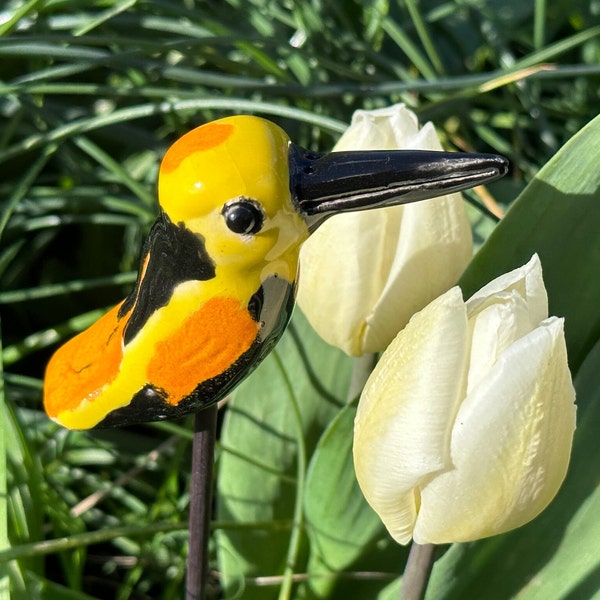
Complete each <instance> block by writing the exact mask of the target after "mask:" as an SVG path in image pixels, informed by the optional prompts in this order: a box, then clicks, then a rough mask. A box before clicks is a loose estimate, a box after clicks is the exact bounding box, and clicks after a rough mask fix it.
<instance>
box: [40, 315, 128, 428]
mask: <svg viewBox="0 0 600 600" xmlns="http://www.w3.org/2000/svg"><path fill="white" fill-rule="evenodd" d="M120 306H121V305H120V304H119V305H117V306H115V307H114V308H113V309H112V310H110V311H109V312H107V313H106V314H105V315H104V316H103V317H102V318H100V319H99V320H98V321H96V323H94V324H93V325H92V326H91V327H89V328H88V329H86V330H85V331H83V332H82V333H80V334H79V335H77V336H75V337H74V338H73V339H72V340H69V341H68V342H67V343H66V344H65V345H64V346H61V347H60V348H59V349H58V350H57V351H56V352H55V353H54V355H53V356H52V358H51V359H50V362H49V363H48V367H47V368H46V376H45V383H44V406H45V408H46V412H47V413H48V415H49V416H50V417H56V416H58V414H59V413H61V412H62V411H65V410H75V409H76V408H77V407H78V406H79V405H80V404H81V403H82V402H84V401H85V400H92V399H93V398H94V397H95V396H98V395H99V394H100V393H101V392H102V388H103V387H104V386H105V385H107V384H108V383H110V382H111V381H113V379H114V378H115V377H116V376H117V374H118V372H119V367H120V364H121V359H122V358H123V347H122V338H123V328H124V326H125V324H126V322H127V319H125V318H121V319H119V318H118V312H119V308H120Z"/></svg>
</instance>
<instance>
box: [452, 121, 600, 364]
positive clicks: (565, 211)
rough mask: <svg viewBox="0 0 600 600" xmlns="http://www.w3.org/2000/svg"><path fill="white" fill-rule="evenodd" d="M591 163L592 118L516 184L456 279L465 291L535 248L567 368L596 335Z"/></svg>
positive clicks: (597, 143)
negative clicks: (522, 184) (559, 324)
mask: <svg viewBox="0 0 600 600" xmlns="http://www.w3.org/2000/svg"><path fill="white" fill-rule="evenodd" d="M599 165H600V117H597V118H596V119H594V120H593V121H592V122H591V123H590V124H588V125H587V126H586V127H585V128H584V129H582V130H581V131H580V132H579V133H578V134H577V135H575V136H574V137H573V138H572V139H571V140H570V141H569V142H567V144H565V146H564V147H563V148H562V149H561V150H560V151H559V152H557V154H556V156H554V157H553V158H552V159H551V160H550V161H549V162H548V163H547V164H546V165H545V166H544V168H543V169H542V170H541V171H540V173H539V174H538V175H537V176H536V178H535V179H534V180H533V181H532V182H531V184H530V185H529V186H528V187H527V188H526V189H525V190H524V191H523V193H522V194H521V195H520V196H519V198H518V199H517V200H516V202H515V204H514V205H513V206H512V208H511V209H510V210H509V211H508V213H507V215H506V217H505V218H504V219H503V220H502V221H501V222H500V224H499V225H498V227H496V229H495V230H494V232H493V233H492V234H491V235H490V237H489V238H488V240H487V242H486V243H485V244H484V245H483V246H482V248H481V249H480V251H479V252H478V253H477V255H476V256H475V258H474V259H473V261H472V262H471V264H470V265H469V267H468V268H467V270H466V271H465V273H464V275H463V277H462V278H461V281H460V286H461V287H462V289H463V291H464V293H465V297H467V296H469V295H471V294H472V293H473V292H475V291H476V290H477V289H479V288H480V287H481V286H482V285H483V284H485V283H487V282H488V281H490V280H491V279H493V278H494V277H497V276H498V275H500V274H502V273H505V272H507V271H510V270H511V269H514V268H516V267H519V266H521V265H523V264H525V263H526V262H527V261H528V260H529V259H530V258H531V255H532V254H533V253H534V252H537V253H538V254H539V256H540V259H541V262H542V268H543V272H544V281H545V283H546V288H547V290H548V298H549V303H550V314H551V315H556V316H561V317H565V333H566V339H567V347H568V351H569V364H570V366H571V368H572V369H573V371H574V372H576V371H577V369H578V367H579V365H580V364H581V362H582V360H583V359H584V358H585V356H586V355H587V354H588V352H589V351H590V349H591V348H592V346H593V345H594V344H595V343H596V341H597V340H598V338H599V337H600V310H598V307H599V306H600V276H599V274H600V234H599V232H600V166H599Z"/></svg>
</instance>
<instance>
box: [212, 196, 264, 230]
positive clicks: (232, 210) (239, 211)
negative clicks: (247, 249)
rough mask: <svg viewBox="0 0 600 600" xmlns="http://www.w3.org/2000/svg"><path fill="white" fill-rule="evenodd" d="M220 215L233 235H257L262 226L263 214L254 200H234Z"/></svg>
mask: <svg viewBox="0 0 600 600" xmlns="http://www.w3.org/2000/svg"><path fill="white" fill-rule="evenodd" d="M221 214H222V215H223V216H224V217H225V224H226V225H227V227H229V229H231V231H233V232H234V233H245V234H251V233H258V232H259V231H260V229H261V227H262V225H263V221H264V214H263V211H262V210H261V207H260V205H259V204H258V202H256V201H255V200H250V199H248V200H246V199H243V200H236V201H234V202H230V203H229V204H226V205H225V206H224V207H223V210H222V212H221Z"/></svg>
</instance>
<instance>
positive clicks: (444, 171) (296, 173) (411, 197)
mask: <svg viewBox="0 0 600 600" xmlns="http://www.w3.org/2000/svg"><path fill="white" fill-rule="evenodd" d="M289 156H290V158H289V160H290V186H291V192H292V198H293V200H294V202H295V203H296V208H297V209H298V212H299V213H300V214H301V215H302V216H303V217H304V219H305V220H306V222H307V224H308V227H309V230H310V231H311V232H312V231H314V230H315V229H316V228H317V227H318V226H319V225H320V224H321V223H322V222H323V221H324V220H325V219H326V218H327V217H329V216H331V215H334V214H335V213H338V212H346V211H354V210H365V209H369V208H381V207H385V206H394V205H396V204H406V203H409V202H417V201H419V200H426V199H427V198H435V197H436V196H443V195H445V194H450V193H452V192H459V191H461V190H465V189H467V188H470V187H473V186H476V185H480V184H482V183H486V182H489V181H493V180H494V179H498V178H499V177H502V176H503V175H505V174H506V172H507V171H508V161H507V159H506V158H504V157H503V156H498V155H495V154H462V153H459V152H431V151H425V150H372V151H355V152H332V153H331V154H325V155H320V154H316V153H314V152H310V151H307V150H304V149H303V148H301V147H300V146H297V145H296V144H293V143H292V144H290V155H289Z"/></svg>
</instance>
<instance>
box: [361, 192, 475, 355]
mask: <svg viewBox="0 0 600 600" xmlns="http://www.w3.org/2000/svg"><path fill="white" fill-rule="evenodd" d="M462 203H463V201H462V198H461V196H460V194H452V195H449V196H443V197H441V198H436V199H433V200H425V201H423V202H417V203H415V204H409V205H406V206H403V207H394V208H399V209H400V210H402V211H403V213H402V219H401V227H400V232H399V239H398V241H397V247H396V252H395V255H394V256H393V260H392V262H391V264H390V265H389V271H388V273H387V277H386V279H385V282H384V283H385V285H384V286H383V287H382V288H381V289H380V295H379V298H378V299H377V302H376V303H375V305H374V306H373V307H372V311H371V313H370V314H369V315H368V316H367V317H366V319H365V321H366V327H365V329H364V333H363V336H362V340H361V343H360V347H361V349H362V352H363V353H364V352H376V351H378V350H380V349H381V348H385V347H386V346H388V344H389V343H390V342H391V340H392V338H393V335H394V334H395V333H396V332H397V331H400V329H402V327H404V325H406V323H407V322H408V320H409V319H410V317H411V315H413V314H414V313H415V312H417V311H419V310H421V309H422V308H423V307H424V306H426V305H427V304H428V303H429V302H431V301H432V300H434V299H435V298H436V297H437V296H438V295H439V294H441V293H443V292H444V291H445V290H447V289H448V288H450V287H451V286H452V285H454V284H455V283H456V281H457V280H458V278H459V277H460V275H461V273H462V272H463V270H464V267H465V265H466V264H468V262H469V260H470V257H471V254H472V240H471V230H470V226H469V223H468V221H467V219H466V218H465V217H464V208H463V204H462ZM399 298H401V302H398V299H399Z"/></svg>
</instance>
